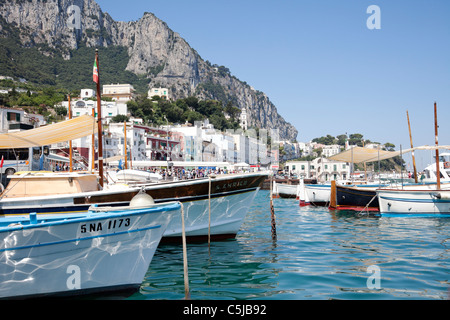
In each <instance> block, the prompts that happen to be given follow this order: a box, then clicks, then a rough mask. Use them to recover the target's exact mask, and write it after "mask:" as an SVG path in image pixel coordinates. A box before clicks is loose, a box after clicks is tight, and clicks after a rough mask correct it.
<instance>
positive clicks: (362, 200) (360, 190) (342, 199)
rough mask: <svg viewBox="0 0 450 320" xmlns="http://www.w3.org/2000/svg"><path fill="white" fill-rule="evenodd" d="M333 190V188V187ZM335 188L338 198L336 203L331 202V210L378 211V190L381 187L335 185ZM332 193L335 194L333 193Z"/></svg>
mask: <svg viewBox="0 0 450 320" xmlns="http://www.w3.org/2000/svg"><path fill="white" fill-rule="evenodd" d="M331 188H333V186H332V187H331ZM334 188H335V191H334V192H335V197H336V198H335V200H334V201H330V208H331V209H335V210H355V211H362V210H366V211H378V198H377V193H376V189H377V188H379V185H364V186H342V185H335V186H334ZM331 193H332V194H333V191H332V192H331Z"/></svg>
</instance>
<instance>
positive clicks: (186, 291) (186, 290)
mask: <svg viewBox="0 0 450 320" xmlns="http://www.w3.org/2000/svg"><path fill="white" fill-rule="evenodd" d="M180 204H181V238H182V240H183V270H184V297H185V299H186V300H189V298H190V294H189V275H188V263H187V252H186V251H187V248H186V228H185V224H184V207H183V204H182V203H181V202H180Z"/></svg>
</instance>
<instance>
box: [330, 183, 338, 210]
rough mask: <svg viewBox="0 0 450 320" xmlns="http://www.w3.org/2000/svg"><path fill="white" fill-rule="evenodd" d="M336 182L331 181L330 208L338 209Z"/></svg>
mask: <svg viewBox="0 0 450 320" xmlns="http://www.w3.org/2000/svg"><path fill="white" fill-rule="evenodd" d="M336 202H337V201H336V180H331V193H330V208H333V209H335V208H336V205H337V204H336Z"/></svg>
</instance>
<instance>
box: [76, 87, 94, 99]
mask: <svg viewBox="0 0 450 320" xmlns="http://www.w3.org/2000/svg"><path fill="white" fill-rule="evenodd" d="M95 96H96V93H95V90H92V89H81V92H80V98H81V99H90V98H94V97H95Z"/></svg>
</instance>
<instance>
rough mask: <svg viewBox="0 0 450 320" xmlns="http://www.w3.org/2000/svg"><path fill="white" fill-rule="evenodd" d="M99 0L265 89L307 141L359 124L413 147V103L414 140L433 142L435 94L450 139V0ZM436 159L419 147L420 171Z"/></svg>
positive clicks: (443, 138) (442, 130)
mask: <svg viewBox="0 0 450 320" xmlns="http://www.w3.org/2000/svg"><path fill="white" fill-rule="evenodd" d="M96 1H97V3H98V4H99V5H100V7H101V8H102V10H103V11H104V12H108V13H109V14H110V15H111V16H112V18H113V19H115V20H117V21H133V20H139V19H140V18H141V17H142V16H143V14H144V12H152V13H153V14H155V16H156V17H158V18H159V19H161V20H163V21H164V22H166V23H167V25H168V26H169V28H171V29H172V30H173V31H175V32H177V33H179V34H180V35H181V37H183V38H184V39H185V40H186V41H187V42H188V43H189V44H190V46H191V47H192V48H194V49H195V50H196V51H197V52H198V53H199V54H200V56H201V57H202V58H203V59H204V60H209V61H210V62H211V63H212V64H217V65H224V66H226V67H227V68H229V69H230V72H231V74H232V75H234V76H236V77H237V78H238V79H240V80H241V81H245V82H247V83H248V84H249V85H251V86H252V87H254V88H255V89H257V90H260V91H262V92H264V93H266V94H267V96H268V97H269V99H270V100H271V101H272V102H273V103H274V105H275V106H276V107H277V110H278V113H279V114H280V115H281V116H283V117H284V118H285V119H286V120H287V121H288V122H290V123H291V124H292V125H294V126H295V127H296V128H297V130H298V131H299V134H298V137H297V141H299V142H309V141H310V140H312V139H314V138H317V137H322V136H326V135H328V134H330V135H332V136H337V135H340V134H348V135H349V134H352V133H360V134H362V135H363V137H364V138H365V139H369V140H371V141H374V142H380V143H383V144H384V143H387V142H389V143H392V144H394V145H395V146H396V148H395V149H396V150H400V148H402V149H403V150H404V149H408V148H410V146H411V142H410V137H409V129H408V122H407V114H406V112H407V111H408V113H409V119H410V123H411V135H412V140H413V145H414V146H420V145H434V144H435V127H434V103H436V104H437V114H438V125H439V130H438V134H439V144H440V145H450V124H448V121H447V119H450V1H449V0H370V1H369V0H339V1H336V0H277V1H274V0H239V1H237V0H192V1H185V0H164V1H152V0H145V1H144V0H127V1H123V0H120V1H119V0H96ZM371 5H376V6H377V7H378V8H379V11H378V12H379V14H377V12H375V11H372V10H369V11H368V8H369V6H371ZM374 23H377V24H378V26H379V28H375V29H374V28H369V27H368V25H369V26H373V25H374ZM404 159H405V161H406V162H407V165H408V168H409V167H410V166H411V165H412V162H411V157H410V155H405V157H404ZM431 162H432V159H431V152H430V151H426V152H425V151H422V152H416V164H417V166H418V168H419V170H421V167H422V168H423V167H424V166H426V165H427V164H428V163H431ZM411 168H412V167H411Z"/></svg>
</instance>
